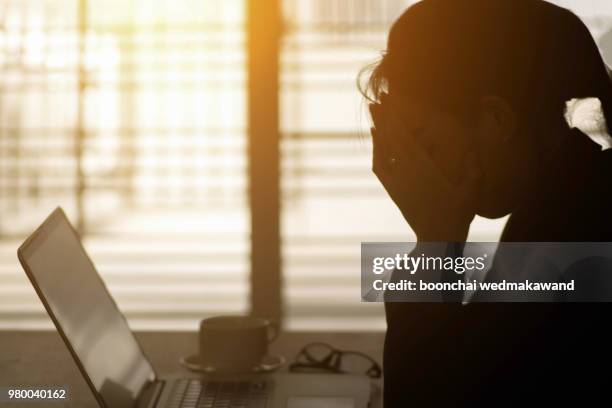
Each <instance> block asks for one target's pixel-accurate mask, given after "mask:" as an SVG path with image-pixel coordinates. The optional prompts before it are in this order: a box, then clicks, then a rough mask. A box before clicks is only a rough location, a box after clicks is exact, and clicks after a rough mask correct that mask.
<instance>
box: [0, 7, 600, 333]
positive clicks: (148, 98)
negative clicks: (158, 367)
mask: <svg viewBox="0 0 612 408" xmlns="http://www.w3.org/2000/svg"><path fill="white" fill-rule="evenodd" d="M248 2H252V4H254V5H255V6H257V7H259V6H260V7H272V9H274V10H276V11H278V13H279V14H280V18H281V28H282V29H281V31H280V37H279V39H278V40H279V42H278V47H276V48H274V49H273V52H275V53H276V55H275V57H276V62H277V63H278V65H277V68H278V69H272V70H271V72H272V73H273V75H275V76H276V79H277V82H276V83H274V84H273V85H274V86H272V87H270V89H269V90H268V91H269V92H270V93H271V94H272V95H273V96H274V97H276V98H277V100H278V104H276V105H274V104H273V105H271V106H270V109H274V110H275V112H273V114H272V115H271V117H277V118H278V124H277V126H275V128H274V129H270V132H272V133H274V134H276V133H277V134H278V137H277V138H276V139H275V140H276V142H277V146H276V147H278V155H277V156H274V155H272V157H274V161H273V162H265V161H261V160H260V161H257V160H256V158H254V157H251V154H252V153H251V151H252V150H250V149H249V148H248V146H249V141H250V142H251V143H253V142H256V141H257V139H254V138H252V137H251V138H250V132H255V131H259V132H263V133H265V129H263V130H262V129H257V130H253V127H252V126H251V125H252V124H250V123H249V115H248V109H249V108H248V101H249V92H253V91H252V89H253V87H249V86H248V80H249V69H248V61H249V57H250V55H249V53H250V52H252V50H253V48H250V47H249V46H248V43H249V41H248V40H249V38H247V37H248V34H247V33H248V29H247V27H248V26H249V23H251V21H249V19H250V18H253V16H254V15H257V14H258V13H249V12H248V10H249V8H248ZM411 3H413V2H412V1H406V0H258V1H256V0H224V1H218V0H156V1H154V0H99V1H97V0H88V1H87V0H0V328H32V329H35V328H48V327H51V322H50V321H49V319H48V318H47V316H46V313H45V312H44V310H43V308H42V306H41V304H40V302H39V300H38V298H37V297H36V295H35V293H34V291H33V289H32V287H31V285H30V284H29V282H28V281H27V278H26V277H25V274H24V272H23V271H22V269H21V267H20V266H19V263H18V261H17V257H16V249H17V247H18V246H19V244H20V243H21V241H22V240H23V239H24V238H25V237H26V236H27V235H29V233H31V232H32V231H33V229H34V228H35V227H36V226H37V225H38V224H39V223H40V222H42V220H43V219H44V217H45V216H46V215H47V214H48V213H49V212H50V211H51V210H52V209H53V208H54V207H56V206H58V205H61V206H62V207H63V208H64V209H65V210H66V212H67V213H68V215H69V217H70V218H71V221H72V222H73V223H74V225H75V226H76V227H77V229H78V230H79V232H80V233H81V235H82V237H83V240H84V244H85V246H86V248H87V250H88V251H89V253H90V255H91V257H92V259H93V261H94V263H95V264H96V265H97V268H98V270H99V272H100V273H101V275H102V276H103V278H104V280H105V281H106V282H107V285H108V286H109V289H110V291H111V292H112V294H113V295H114V296H115V298H116V299H117V301H118V304H119V307H120V308H121V309H122V310H123V311H124V313H125V314H126V315H127V317H128V319H129V321H130V324H131V325H132V327H133V328H135V329H168V330H181V329H189V330H193V329H195V328H196V327H197V326H196V324H197V322H198V321H199V319H201V318H203V317H207V316H210V315H217V314H234V313H249V312H250V311H251V310H252V309H253V308H257V304H254V303H256V302H258V301H260V300H257V299H260V298H261V296H260V297H259V298H257V297H255V298H253V297H252V296H251V292H252V287H253V284H254V283H255V284H257V282H260V281H261V282H264V283H265V282H268V281H269V279H270V276H268V275H267V271H266V268H265V267H258V268H255V269H253V268H252V265H251V258H252V255H253V253H252V251H253V250H254V248H264V250H265V249H266V248H268V247H271V249H272V251H271V252H272V253H274V251H276V252H278V254H279V259H271V266H270V273H271V274H272V282H276V283H277V284H278V287H274V285H272V287H271V289H270V290H272V291H277V292H279V293H277V295H278V298H276V297H275V296H271V297H270V299H272V300H271V303H272V304H271V305H267V307H268V309H269V308H270V307H271V308H272V309H273V310H275V311H276V312H277V313H276V314H279V315H282V316H283V322H284V325H285V327H286V328H287V329H289V330H332V329H333V330H381V329H384V327H385V324H384V315H383V310H382V307H381V305H377V304H365V303H361V302H360V289H359V282H360V276H359V270H360V269H359V268H360V262H359V257H360V243H361V242H367V241H408V240H413V239H414V235H413V233H412V232H411V231H410V229H409V228H408V226H407V225H406V223H405V222H404V221H403V219H402V217H401V215H400V213H399V211H398V210H397V209H396V208H395V207H394V205H393V203H392V202H391V200H390V199H388V197H387V196H386V194H385V192H384V190H383V189H382V187H381V186H380V185H379V183H378V181H377V179H376V178H375V176H373V175H372V174H371V171H370V160H371V150H370V148H371V146H370V142H369V138H368V137H367V129H368V128H369V125H368V120H367V117H366V116H365V114H364V113H365V110H364V104H363V101H362V99H361V97H360V96H359V94H358V92H357V90H356V87H355V83H356V76H357V73H358V71H359V70H360V69H361V68H362V67H363V66H365V65H367V64H368V63H371V62H373V61H375V60H376V59H377V57H378V56H379V55H380V53H381V51H382V50H383V49H384V46H385V37H386V32H387V30H388V28H389V26H390V24H391V22H392V21H393V20H394V19H395V18H396V17H397V16H398V15H399V14H400V13H401V11H402V10H403V9H404V8H405V7H406V6H408V5H409V4H411ZM555 3H557V4H560V5H562V6H566V7H568V8H570V9H572V10H574V11H575V12H576V13H577V14H578V15H580V16H581V17H583V19H584V21H585V22H586V23H587V25H588V26H589V28H590V29H591V30H592V33H593V36H594V37H595V38H596V40H597V41H598V43H599V44H600V46H601V50H602V53H603V54H604V56H605V57H606V59H607V61H608V62H610V61H612V2H610V1H609V0H567V1H555ZM466 12H468V10H466ZM251 96H252V95H251ZM262 103H265V100H264V101H263V102H262ZM265 108H266V107H265V106H264V109H265ZM261 148H262V149H266V146H262V147H261ZM273 148H275V147H273ZM249 166H251V167H252V166H255V168H258V167H257V166H262V168H263V167H266V166H271V168H278V169H279V171H278V174H277V175H276V176H275V177H277V178H278V180H273V182H275V183H277V185H278V194H277V196H276V197H271V202H278V203H280V209H278V208H277V207H276V206H275V205H271V206H270V211H272V212H273V213H272V214H267V215H266V214H265V208H264V210H263V212H264V215H265V216H264V217H262V216H261V212H262V210H261V209H258V210H257V212H256V213H255V212H254V209H253V208H252V205H251V202H252V201H251V200H250V197H249V194H252V193H251V192H252V191H259V190H258V189H259V188H260V187H261V186H258V185H256V184H253V185H250V184H249V183H250V181H252V179H250V178H249V174H250V173H249ZM271 174H275V173H274V172H272V173H271ZM273 184H274V183H273ZM266 191H267V190H266ZM254 216H255V217H258V219H262V220H264V221H265V220H266V216H267V217H271V218H270V219H273V220H276V221H278V222H279V225H280V227H279V231H278V234H277V235H278V236H277V237H276V238H275V239H272V240H270V241H265V242H259V241H258V242H253V241H252V240H261V235H257V234H252V230H251V228H252V225H253V224H252V219H253V217H254ZM503 223H504V220H496V221H491V220H483V219H478V220H476V222H475V223H474V226H473V228H472V230H471V235H470V239H472V240H480V241H494V240H497V239H498V237H499V235H500V233H501V228H502V227H503ZM273 235H274V234H273ZM256 250H258V249H256ZM264 252H265V251H264ZM264 286H265V285H264ZM264 297H265V296H264Z"/></svg>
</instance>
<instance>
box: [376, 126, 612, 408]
mask: <svg viewBox="0 0 612 408" xmlns="http://www.w3.org/2000/svg"><path fill="white" fill-rule="evenodd" d="M567 136H568V143H566V144H565V145H564V148H563V151H561V152H560V154H559V155H558V156H557V160H556V162H555V163H554V164H552V166H553V168H552V169H551V173H552V174H554V175H555V177H553V180H552V182H550V181H549V182H548V184H547V185H545V186H540V187H539V188H537V189H535V191H534V193H533V194H532V195H531V196H530V200H529V202H527V203H526V204H525V205H524V206H523V207H522V208H521V209H520V210H517V211H515V212H514V213H513V214H512V215H511V217H510V219H509V221H508V223H507V225H506V228H505V229H504V232H503V234H502V238H501V240H502V241H514V242H559V241H570V242H593V241H612V211H610V209H611V208H612V183H611V182H610V181H609V180H610V177H611V176H612V155H611V154H612V151H601V149H600V147H599V146H598V145H597V144H595V143H594V142H592V141H591V140H590V139H589V138H588V137H587V136H585V135H584V134H582V133H581V132H579V131H578V130H573V131H571V132H569V134H568V135H567ZM385 309H386V314H387V335H386V339H385V351H384V378H385V389H384V396H385V407H387V408H389V407H429V406H432V407H437V406H443V405H444V406H451V407H460V406H470V407H473V406H479V404H480V403H486V404H487V405H488V406H500V405H501V406H509V405H512V403H513V402H515V403H516V404H518V405H517V406H531V404H533V403H537V402H540V403H542V404H544V405H542V406H566V403H567V402H568V401H569V400H570V399H571V398H575V397H578V398H581V399H582V400H583V402H584V401H586V399H591V398H594V399H596V400H598V401H599V402H600V403H601V404H603V405H601V404H598V405H597V406H610V404H609V402H605V401H608V400H610V399H611V396H610V392H609V390H608V389H607V386H606V385H607V384H606V383H607V376H608V370H610V369H612V334H611V333H612V331H611V330H610V329H608V327H607V322H608V320H609V319H610V317H609V311H610V310H612V309H611V308H610V306H609V304H607V303H544V304H541V303H472V304H469V305H466V306H462V305H460V304H457V303H387V304H386V305H385ZM604 384H606V385H604ZM581 406H582V405H581Z"/></svg>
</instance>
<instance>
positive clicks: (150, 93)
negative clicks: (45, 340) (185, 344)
mask: <svg viewBox="0 0 612 408" xmlns="http://www.w3.org/2000/svg"><path fill="white" fill-rule="evenodd" d="M243 3H244V2H243V1H241V0H225V1H223V2H219V1H199V0H181V1H178V2H177V1H157V2H155V3H151V2H150V1H147V0H139V1H129V2H125V1H118V0H114V1H110V0H100V1H75V0H72V1H68V0H66V1H51V0H48V1H42V0H28V1H24V0H14V1H6V0H5V1H3V2H2V3H1V4H0V50H1V51H0V58H1V60H0V75H1V80H0V83H1V85H0V98H2V101H1V103H0V209H1V212H2V218H1V219H0V234H1V238H2V239H1V240H0V248H1V253H0V281H1V282H2V284H1V285H0V327H40V326H46V327H48V326H49V325H50V322H49V320H48V318H47V316H46V313H45V312H44V310H43V309H42V306H41V305H40V302H39V301H38V299H37V298H36V296H35V294H34V292H33V289H32V288H31V285H30V284H29V282H27V279H26V277H25V275H24V273H23V271H22V270H21V267H20V266H19V265H18V262H17V260H16V255H15V251H16V248H17V247H18V245H19V243H20V242H21V241H22V240H23V239H24V237H25V236H26V235H27V234H29V233H30V232H31V231H32V230H33V229H34V227H35V226H36V225H38V224H39V223H40V222H41V220H42V219H43V218H44V217H45V216H46V215H47V214H48V213H49V212H50V211H51V210H52V209H53V208H54V207H55V206H56V205H62V206H63V207H64V208H65V209H66V210H67V213H68V215H69V217H70V218H71V220H72V221H73V223H74V224H75V225H76V226H77V228H78V229H79V230H80V232H81V233H82V236H83V238H84V243H85V246H86V247H87V249H88V250H89V252H90V254H91V256H92V258H93V260H94V262H95V263H96V265H97V267H98V269H99V271H100V273H101V274H102V276H103V278H104V279H105V280H106V282H107V283H108V284H109V287H110V290H111V291H112V293H113V295H114V296H115V298H116V299H117V301H118V303H119V306H120V307H121V309H122V310H123V311H124V312H125V313H126V315H127V317H128V319H129V320H130V322H131V323H132V325H133V326H134V327H135V328H156V327H164V328H171V329H177V328H190V329H191V328H193V327H196V326H195V323H196V322H197V321H198V320H199V319H200V318H202V317H203V316H206V315H210V314H219V313H245V312H246V311H247V309H248V268H249V262H248V260H249V257H248V253H249V245H248V239H249V228H248V225H249V223H248V206H247V195H246V155H245V150H246V147H245V146H246V138H245V128H246V125H245V121H246V119H245V118H246V113H245V52H244V31H245V30H244V18H245V17H244V13H245V11H244V4H243Z"/></svg>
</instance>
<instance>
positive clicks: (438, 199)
mask: <svg viewBox="0 0 612 408" xmlns="http://www.w3.org/2000/svg"><path fill="white" fill-rule="evenodd" d="M379 108H380V105H373V106H372V107H371V112H372V117H373V119H374V124H375V126H377V121H378V122H380V116H381V114H380V112H378V111H377V109H379ZM385 119H387V118H385ZM406 133H407V132H406V131H405V129H403V127H402V126H401V125H398V123H385V124H380V123H379V124H378V126H377V128H372V140H373V148H374V154H373V163H372V170H373V171H374V174H376V176H377V177H378V179H379V180H380V182H381V183H382V184H383V186H384V187H385V189H386V190H387V192H388V193H389V195H390V196H391V198H392V199H393V201H394V202H395V204H396V205H397V206H398V207H399V209H400V211H401V212H402V214H403V215H404V218H405V219H406V221H408V223H409V224H410V227H411V228H412V229H413V230H414V231H415V233H416V235H417V239H418V240H419V241H422V242H425V241H428V242H434V241H436V242H437V241H445V242H465V241H466V239H467V235H468V231H469V227H470V223H471V222H472V220H473V219H474V216H475V208H476V206H475V203H476V200H477V194H478V187H479V180H480V168H479V166H478V163H477V158H476V154H475V153H472V152H468V153H467V154H465V155H464V157H463V160H464V162H465V167H464V168H465V172H464V175H463V177H461V178H460V179H459V181H457V182H456V183H452V182H451V181H449V179H448V178H447V177H446V176H445V175H444V173H443V172H442V170H441V169H440V168H439V166H437V165H436V164H435V163H434V162H433V160H432V159H431V157H430V156H429V154H428V153H427V151H426V150H425V149H424V148H423V147H422V145H421V144H420V143H419V142H417V141H416V140H415V139H414V137H412V135H410V134H406ZM400 141H401V142H400Z"/></svg>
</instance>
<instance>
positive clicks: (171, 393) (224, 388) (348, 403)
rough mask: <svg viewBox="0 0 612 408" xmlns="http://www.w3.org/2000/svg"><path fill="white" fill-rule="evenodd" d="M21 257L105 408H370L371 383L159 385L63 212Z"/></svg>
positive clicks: (268, 379)
mask: <svg viewBox="0 0 612 408" xmlns="http://www.w3.org/2000/svg"><path fill="white" fill-rule="evenodd" d="M17 254H18V256H19V261H20V262H21V265H22V266H23V268H24V270H25V272H26V274H27V275H28V278H29V279H30V281H31V282H32V285H33V286H34V289H35V290H36V292H37V294H38V296H39V297H40V299H41V301H42V303H43V304H44V306H45V309H46V310H47V313H49V316H50V317H51V320H52V321H53V323H54V324H55V327H56V328H57V330H58V332H59V333H60V335H61V337H62V339H63V340H64V343H65V344H66V346H67V347H68V349H69V351H70V353H71V354H72V357H73V358H74V361H75V362H76V364H77V366H78V368H79V370H80V372H81V374H82V375H83V377H84V379H85V381H86V382H87V384H88V385H89V387H90V389H91V391H92V393H93V394H94V396H95V398H96V400H97V402H98V404H99V406H100V407H105V408H128V407H129V408H132V407H138V408H140V407H160V408H197V407H208V408H213V407H224V408H233V407H243V408H249V407H257V408H264V407H265V408H269V407H273V408H277V407H283V408H311V407H312V408H315V407H316V408H365V407H367V406H368V405H369V401H370V395H371V383H370V381H369V379H368V378H367V377H366V376H357V375H338V374H251V375H249V374H244V375H238V374H237V375H225V376H219V375H218V376H206V377H204V376H199V377H195V376H194V375H191V376H189V375H185V376H182V377H181V376H175V377H169V378H160V377H159V376H158V375H157V374H156V373H155V370H154V369H153V366H152V365H151V363H150V362H149V360H148V359H147V357H146V356H145V354H144V353H143V350H142V348H141V347H140V345H139V344H138V341H137V340H136V338H135V336H134V334H133V333H132V331H131V330H130V328H129V326H128V323H127V321H126V319H125V317H124V316H123V314H122V313H121V312H120V310H119V308H118V307H117V304H116V303H115V301H114V300H113V298H112V297H111V295H110V293H109V291H108V289H107V288H106V285H105V284H104V282H103V281H102V279H101V277H100V275H99V274H98V273H97V271H96V269H95V266H94V264H93V263H92V261H91V259H90V258H89V256H88V254H87V253H86V251H85V249H84V248H83V245H82V243H81V241H80V239H79V237H78V234H77V232H76V231H75V229H74V228H73V227H72V225H71V224H70V222H69V221H68V218H67V217H66V215H65V214H64V211H63V210H62V209H61V208H57V209H55V210H54V211H53V212H52V213H51V215H49V217H47V219H46V220H45V221H44V222H43V224H42V225H41V226H40V227H38V229H37V230H36V231H35V232H34V233H33V234H32V235H31V236H30V237H29V238H28V239H26V241H25V242H24V243H23V244H22V245H21V246H20V247H19V249H18V251H17Z"/></svg>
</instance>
